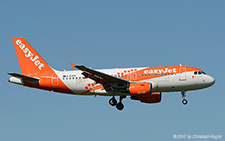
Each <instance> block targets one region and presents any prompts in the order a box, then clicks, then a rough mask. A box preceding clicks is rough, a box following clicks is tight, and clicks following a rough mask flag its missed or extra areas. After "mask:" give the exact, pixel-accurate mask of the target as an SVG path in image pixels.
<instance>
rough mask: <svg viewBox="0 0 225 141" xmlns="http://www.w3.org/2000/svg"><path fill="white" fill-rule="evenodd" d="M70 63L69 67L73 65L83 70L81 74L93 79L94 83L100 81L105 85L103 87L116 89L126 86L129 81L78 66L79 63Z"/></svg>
mask: <svg viewBox="0 0 225 141" xmlns="http://www.w3.org/2000/svg"><path fill="white" fill-rule="evenodd" d="M70 64H71V68H74V67H75V68H77V69H79V70H81V71H83V72H82V74H83V75H84V76H85V78H90V79H92V80H94V81H95V82H96V83H101V84H102V85H103V87H105V88H106V86H110V87H111V88H112V90H113V89H117V88H119V87H121V88H123V87H126V86H127V85H128V84H129V81H127V80H125V79H121V78H118V77H114V76H111V75H108V74H106V73H103V72H99V71H96V70H93V69H90V68H87V67H85V66H79V65H75V64H72V63H70ZM107 88H108V87H107ZM106 90H108V89H106Z"/></svg>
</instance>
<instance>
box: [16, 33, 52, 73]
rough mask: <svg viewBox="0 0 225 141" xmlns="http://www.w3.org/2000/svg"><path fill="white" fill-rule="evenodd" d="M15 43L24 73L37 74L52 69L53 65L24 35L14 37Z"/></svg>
mask: <svg viewBox="0 0 225 141" xmlns="http://www.w3.org/2000/svg"><path fill="white" fill-rule="evenodd" d="M13 43H14V46H15V49H16V54H17V58H18V60H19V64H20V69H21V72H22V74H23V75H35V74H40V73H43V72H46V71H52V69H51V67H50V66H49V65H48V64H47V63H46V62H45V61H44V59H43V58H42V57H41V56H40V55H39V54H38V53H37V52H36V51H35V50H34V49H33V48H32V46H31V45H30V44H29V43H28V42H27V41H26V40H25V39H24V38H23V37H16V38H13Z"/></svg>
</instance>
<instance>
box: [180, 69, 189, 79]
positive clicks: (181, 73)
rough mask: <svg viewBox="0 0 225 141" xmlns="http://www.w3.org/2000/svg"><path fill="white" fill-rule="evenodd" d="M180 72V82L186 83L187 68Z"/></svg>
mask: <svg viewBox="0 0 225 141" xmlns="http://www.w3.org/2000/svg"><path fill="white" fill-rule="evenodd" d="M179 72H180V73H179V81H186V80H187V79H186V68H180V69H179Z"/></svg>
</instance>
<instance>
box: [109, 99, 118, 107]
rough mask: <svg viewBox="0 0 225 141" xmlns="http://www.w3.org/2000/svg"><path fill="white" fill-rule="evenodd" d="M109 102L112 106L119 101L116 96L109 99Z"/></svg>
mask: <svg viewBox="0 0 225 141" xmlns="http://www.w3.org/2000/svg"><path fill="white" fill-rule="evenodd" d="M109 104H110V105H111V106H116V104H117V101H116V99H115V97H112V98H111V99H110V100H109Z"/></svg>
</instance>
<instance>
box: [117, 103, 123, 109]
mask: <svg viewBox="0 0 225 141" xmlns="http://www.w3.org/2000/svg"><path fill="white" fill-rule="evenodd" d="M116 108H117V109H118V110H120V111H121V110H123V108H124V105H123V103H122V102H119V103H118V104H117V105H116Z"/></svg>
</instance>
